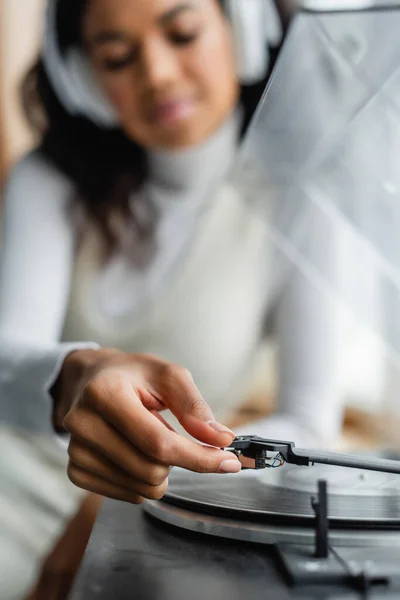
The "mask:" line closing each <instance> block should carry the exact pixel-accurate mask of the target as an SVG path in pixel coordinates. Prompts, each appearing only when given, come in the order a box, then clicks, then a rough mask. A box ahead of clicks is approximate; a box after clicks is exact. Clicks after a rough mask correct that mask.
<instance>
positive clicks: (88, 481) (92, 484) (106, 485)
mask: <svg viewBox="0 0 400 600" xmlns="http://www.w3.org/2000/svg"><path fill="white" fill-rule="evenodd" d="M67 473H68V477H69V478H70V480H71V481H72V483H73V484H74V485H76V486H77V487H79V488H82V489H84V490H87V491H89V492H92V493H94V494H98V495H99V496H104V497H106V498H113V499H115V500H122V502H130V503H132V504H142V503H143V501H144V498H142V497H141V496H139V495H138V494H136V493H135V492H133V491H130V490H127V489H126V488H123V487H121V486H119V485H117V484H114V483H110V482H109V481H106V480H104V479H101V478H100V477H98V476H96V475H92V474H91V473H87V472H86V471H85V470H84V469H81V468H80V467H77V466H76V465H74V464H73V463H70V464H69V466H68V470H67Z"/></svg>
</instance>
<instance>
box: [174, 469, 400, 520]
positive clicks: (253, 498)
mask: <svg viewBox="0 0 400 600" xmlns="http://www.w3.org/2000/svg"><path fill="white" fill-rule="evenodd" d="M319 479H325V480H327V482H328V493H329V503H328V516H329V521H330V526H331V527H332V528H352V529H354V528H357V527H360V528H363V529H366V528H374V529H400V476H399V475H391V474H385V473H375V472H371V471H359V470H356V469H343V468H340V467H327V466H325V465H321V466H314V467H296V466H291V465H285V466H284V467H283V468H281V469H277V470H271V469H268V470H263V471H258V472H254V471H252V472H249V471H248V472H244V473H242V474H239V475H199V474H194V473H188V472H185V471H181V470H176V471H175V472H174V471H173V472H172V473H171V477H170V485H169V489H168V492H167V494H166V496H165V498H164V500H163V502H166V503H168V504H169V505H173V506H176V507H180V508H182V509H185V510H191V511H194V512H196V513H200V514H201V513H203V514H207V515H212V516H214V517H222V518H229V519H236V520H243V521H253V522H255V521H257V522H273V523H275V524H276V523H282V524H287V525H299V526H308V525H309V524H310V523H312V522H313V520H314V512H313V509H312V506H311V501H312V498H313V497H314V496H315V495H316V491H317V482H318V480H319Z"/></svg>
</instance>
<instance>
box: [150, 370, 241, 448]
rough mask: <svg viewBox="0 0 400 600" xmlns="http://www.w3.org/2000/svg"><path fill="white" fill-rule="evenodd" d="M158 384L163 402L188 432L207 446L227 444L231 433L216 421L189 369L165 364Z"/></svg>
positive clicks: (231, 437) (231, 438)
mask: <svg viewBox="0 0 400 600" xmlns="http://www.w3.org/2000/svg"><path fill="white" fill-rule="evenodd" d="M158 388H159V389H161V392H162V396H163V400H164V403H165V404H167V406H168V408H169V409H170V410H171V411H172V413H173V414H174V415H175V416H176V418H177V419H178V421H179V422H180V424H181V425H182V426H183V427H184V428H185V430H186V431H187V432H188V433H189V434H190V435H192V436H193V437H194V438H196V439H198V440H200V441H201V442H204V443H205V444H209V445H210V446H217V447H221V448H222V447H225V446H229V444H230V443H231V442H232V440H233V438H234V437H235V434H234V433H233V432H232V431H231V430H230V429H228V428H227V427H225V426H223V425H221V424H219V423H217V422H216V420H215V417H214V415H213V413H212V411H211V409H210V407H209V406H208V404H207V402H206V401H205V400H204V398H203V397H202V395H201V394H200V392H199V390H198V389H197V387H196V384H195V382H194V380H193V377H192V376H191V374H190V373H189V371H187V370H186V369H182V368H181V367H178V366H176V365H167V366H166V367H165V368H164V370H163V371H161V373H160V380H159V382H158Z"/></svg>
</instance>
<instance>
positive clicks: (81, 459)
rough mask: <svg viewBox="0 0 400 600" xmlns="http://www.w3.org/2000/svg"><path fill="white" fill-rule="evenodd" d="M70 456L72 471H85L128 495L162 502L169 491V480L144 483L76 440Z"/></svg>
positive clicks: (70, 446)
mask: <svg viewBox="0 0 400 600" xmlns="http://www.w3.org/2000/svg"><path fill="white" fill-rule="evenodd" d="M68 454H69V457H70V464H71V468H72V469H78V471H84V472H85V473H86V474H90V475H91V476H94V477H96V478H97V479H100V480H102V481H103V482H107V483H109V484H111V485H114V486H118V487H119V488H121V489H123V490H125V491H126V492H127V493H128V494H136V495H138V496H141V497H143V498H148V499H152V500H160V499H161V498H162V497H163V496H164V494H165V492H166V491H167V488H168V479H167V478H165V479H164V480H163V481H162V483H161V484H160V485H157V486H153V485H149V484H146V483H143V481H140V480H137V479H135V478H134V477H132V476H131V475H129V474H128V473H126V472H125V471H124V470H123V469H121V468H120V467H118V466H117V465H115V464H113V463H112V462H111V461H110V460H108V459H107V458H105V457H104V456H102V455H101V454H99V453H97V452H96V451H95V450H93V449H92V448H90V447H88V446H85V444H82V443H80V442H77V441H76V440H72V441H71V442H70V445H69V449H68Z"/></svg>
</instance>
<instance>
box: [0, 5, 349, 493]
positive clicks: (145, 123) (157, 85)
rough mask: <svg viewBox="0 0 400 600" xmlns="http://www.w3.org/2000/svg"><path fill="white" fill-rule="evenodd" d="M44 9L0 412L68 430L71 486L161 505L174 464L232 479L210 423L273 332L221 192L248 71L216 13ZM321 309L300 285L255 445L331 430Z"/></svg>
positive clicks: (229, 200)
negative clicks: (36, 139) (37, 126)
mask: <svg viewBox="0 0 400 600" xmlns="http://www.w3.org/2000/svg"><path fill="white" fill-rule="evenodd" d="M234 4H235V3H233V4H232V6H233V5H234ZM246 4H248V3H247V0H246ZM51 8H52V9H53V12H52V10H50V13H49V26H48V30H47V36H46V43H45V45H44V51H43V53H42V60H41V61H40V63H39V65H38V67H37V70H36V79H34V82H35V88H34V91H35V92H36V93H37V95H38V98H39V100H40V105H41V109H42V113H43V115H42V113H40V114H39V116H38V115H37V113H36V112H35V115H34V116H35V117H36V122H37V123H38V122H41V118H42V116H44V121H45V127H44V133H43V135H42V138H41V140H40V144H39V147H38V149H37V151H35V152H34V153H32V154H30V155H29V156H27V157H26V158H25V159H24V160H23V161H22V162H21V163H20V164H19V165H17V167H16V168H15V170H14V172H13V174H12V176H11V178H10V181H9V185H8V188H7V192H6V208H5V228H4V231H5V241H4V249H3V257H2V281H1V299H0V300H1V310H0V319H1V322H0V334H1V339H2V348H3V356H2V362H1V365H2V372H3V373H4V377H3V378H2V388H3V389H2V395H3V397H4V403H3V410H4V409H5V410H6V411H7V418H8V420H10V415H11V416H13V420H14V423H15V424H18V426H20V427H21V426H24V427H30V428H33V429H35V430H36V431H42V432H47V433H48V432H49V431H50V430H51V427H53V426H54V428H55V430H56V431H58V432H65V431H66V432H68V433H69V434H70V442H69V457H70V459H69V466H68V475H69V477H70V479H71V480H72V482H73V483H74V484H76V486H78V487H81V488H83V489H85V490H89V491H92V492H95V493H97V494H100V495H103V496H110V497H113V498H117V499H120V500H125V501H129V502H133V503H140V502H141V501H142V499H143V498H160V497H162V496H163V494H164V493H165V490H166V488H167V484H168V474H169V471H170V468H171V467H172V466H179V467H183V468H185V469H189V470H194V471H201V472H219V473H236V472H238V471H239V470H240V464H239V462H238V461H237V460H236V458H235V457H234V456H232V455H231V454H229V453H226V452H224V451H222V450H219V449H218V448H222V447H226V446H227V445H228V444H229V443H230V442H231V440H232V438H233V435H234V434H233V433H232V432H231V431H230V430H229V429H227V428H226V427H225V426H223V425H221V423H220V421H221V420H225V418H227V417H228V415H229V409H232V408H234V407H235V405H237V404H238V403H239V402H240V401H242V400H243V397H244V394H245V391H246V390H245V387H244V383H243V382H244V381H245V378H246V374H248V368H249V365H250V364H251V360H252V358H253V356H254V353H255V351H256V350H257V348H258V346H259V343H260V341H261V338H262V333H263V331H264V323H265V318H266V312H267V307H268V297H267V294H265V281H264V274H265V265H266V250H267V238H266V233H265V229H264V226H263V223H261V222H260V221H259V220H258V219H257V218H256V217H255V216H254V215H253V214H252V212H251V210H249V209H248V208H247V206H246V205H245V203H244V202H243V201H242V200H241V198H240V196H239V195H238V194H237V193H236V192H235V190H234V189H233V188H232V187H231V186H230V185H229V183H224V182H226V181H229V178H228V175H229V171H230V169H231V166H232V162H233V158H234V155H235V151H236V148H237V144H238V141H239V139H240V135H241V131H242V129H243V128H245V126H246V123H247V122H248V119H249V117H250V116H251V112H252V109H254V105H253V106H250V107H249V106H248V104H249V103H248V101H247V100H246V99H245V97H244V96H243V97H242V100H241V99H240V81H239V78H238V75H237V70H238V66H240V68H241V76H242V79H246V72H245V71H246V69H245V66H246V65H245V62H242V63H241V64H238V54H237V53H235V46H234V35H233V30H232V22H231V21H230V20H229V19H228V18H227V17H226V14H225V12H224V10H223V8H222V4H221V2H219V1H218V0H187V1H186V2H185V3H181V2H178V1H177V0H151V1H149V0H117V1H116V0H96V2H92V1H90V0H88V1H84V0H59V1H58V2H53V3H51ZM53 18H54V21H53ZM250 37H251V38H253V37H254V35H252V36H250ZM59 49H60V51H61V56H59V57H58V56H57V54H58V50H59ZM256 58H257V56H256ZM257 60H258V62H257V64H251V65H250V67H251V69H250V71H251V77H250V79H251V80H252V81H254V78H255V77H260V76H261V75H262V71H263V70H264V68H260V60H259V56H258V58H257ZM263 60H264V61H266V60H267V58H266V56H264V57H263ZM264 66H265V65H261V67H264ZM248 81H249V78H247V82H248ZM36 108H37V107H36V106H35V110H36ZM30 110H31V112H32V110H33V109H32V106H31V108H30ZM318 235H319V234H317V237H318ZM325 258H326V260H327V265H326V268H330V264H328V263H329V261H330V253H329V252H327V253H326V257H325ZM330 310H331V309H330V308H329V306H328V305H327V303H326V302H325V303H324V302H323V301H322V299H321V298H319V296H318V294H317V293H316V291H315V290H313V289H312V288H311V286H309V285H308V284H307V282H306V281H305V280H304V279H303V278H302V276H301V274H300V273H293V274H292V275H291V277H290V281H289V282H288V284H287V285H286V286H285V289H284V290H283V294H282V298H281V301H280V307H279V311H278V312H279V316H278V321H277V322H278V333H277V336H278V337H277V339H278V344H279V349H280V353H279V356H280V359H279V371H280V382H281V383H280V397H279V402H280V404H279V412H278V414H277V415H275V416H274V417H272V418H270V419H267V420H265V421H262V422H260V423H257V424H255V425H253V426H252V427H251V430H252V432H254V433H258V434H262V435H269V436H274V437H276V438H277V437H282V436H284V437H286V438H287V437H290V438H294V439H295V441H296V442H297V443H301V442H303V440H304V442H303V443H310V444H312V445H316V444H326V443H328V442H330V441H331V439H332V438H334V437H335V436H336V435H337V433H338V431H339V430H340V422H341V406H340V402H339V396H338V394H337V387H336V383H337V382H336V365H335V360H334V352H333V350H332V349H333V348H334V347H335V346H334V344H333V335H334V332H333V329H334V328H333V326H332V321H331V320H330V319H331V312H330ZM88 340H91V341H89V342H88ZM115 348H118V350H117V349H115ZM24 398H26V399H27V400H26V403H25V404H24V405H23V409H22V408H21V402H23V401H24ZM28 398H29V401H28ZM166 408H168V409H170V410H171V412H172V413H173V414H174V415H175V417H176V418H177V420H178V421H179V423H180V425H181V426H182V427H183V428H184V430H185V431H186V432H187V433H188V434H190V435H191V436H192V437H194V438H195V439H196V440H198V441H200V442H201V443H202V444H201V445H199V444H198V443H197V442H196V441H194V440H192V439H189V438H188V437H185V436H183V435H180V434H178V433H176V432H175V431H174V430H173V429H172V428H171V425H169V424H167V421H166V420H165V419H164V418H163V417H162V411H163V410H164V409H166ZM46 411H48V414H49V418H48V419H47V420H46V418H44V416H43V415H44V414H45V413H46ZM203 444H206V446H205V445H203Z"/></svg>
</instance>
